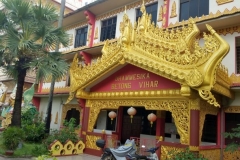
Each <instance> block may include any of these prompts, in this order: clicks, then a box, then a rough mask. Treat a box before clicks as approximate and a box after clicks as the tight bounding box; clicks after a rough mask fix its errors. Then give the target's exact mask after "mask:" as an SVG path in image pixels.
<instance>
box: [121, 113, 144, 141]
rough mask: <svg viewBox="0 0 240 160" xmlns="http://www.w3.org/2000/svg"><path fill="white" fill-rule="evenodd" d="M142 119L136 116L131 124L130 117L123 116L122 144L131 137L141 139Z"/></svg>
mask: <svg viewBox="0 0 240 160" xmlns="http://www.w3.org/2000/svg"><path fill="white" fill-rule="evenodd" d="M141 124H142V117H141V116H134V117H133V119H132V123H131V118H130V116H126V115H124V116H123V121H122V136H121V143H122V144H123V143H125V141H126V140H127V139H129V138H130V137H140V133H141Z"/></svg>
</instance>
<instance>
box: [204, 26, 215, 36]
mask: <svg viewBox="0 0 240 160" xmlns="http://www.w3.org/2000/svg"><path fill="white" fill-rule="evenodd" d="M206 27H207V29H208V30H209V32H210V33H211V34H214V33H215V32H216V31H215V30H214V29H213V28H212V26H210V25H208V24H206Z"/></svg>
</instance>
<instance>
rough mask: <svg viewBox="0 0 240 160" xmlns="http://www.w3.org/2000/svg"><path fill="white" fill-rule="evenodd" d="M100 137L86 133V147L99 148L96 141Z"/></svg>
mask: <svg viewBox="0 0 240 160" xmlns="http://www.w3.org/2000/svg"><path fill="white" fill-rule="evenodd" d="M98 139H102V138H101V136H93V135H86V148H90V149H95V150H101V148H99V147H97V146H96V141H97V140H98Z"/></svg>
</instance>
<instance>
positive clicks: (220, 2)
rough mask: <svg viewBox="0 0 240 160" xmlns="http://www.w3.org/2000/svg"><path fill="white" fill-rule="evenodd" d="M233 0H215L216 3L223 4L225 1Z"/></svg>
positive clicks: (230, 0)
mask: <svg viewBox="0 0 240 160" xmlns="http://www.w3.org/2000/svg"><path fill="white" fill-rule="evenodd" d="M233 1H234V0H216V2H217V4H218V5H221V4H225V3H230V2H233Z"/></svg>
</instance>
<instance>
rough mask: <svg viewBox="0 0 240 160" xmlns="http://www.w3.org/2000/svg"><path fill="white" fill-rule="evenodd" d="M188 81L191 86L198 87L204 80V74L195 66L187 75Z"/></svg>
mask: <svg viewBox="0 0 240 160" xmlns="http://www.w3.org/2000/svg"><path fill="white" fill-rule="evenodd" d="M185 79H186V82H187V84H188V85H189V86H191V87H198V86H200V85H201V84H202V82H203V75H202V74H201V73H200V72H199V71H198V70H197V69H196V68H195V69H193V70H191V71H190V72H189V74H188V75H187V76H186V78H185Z"/></svg>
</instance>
